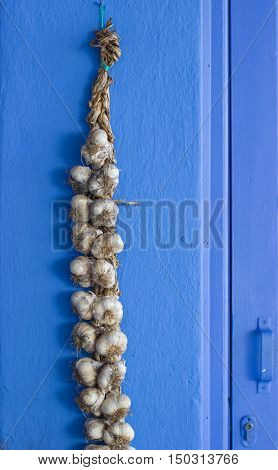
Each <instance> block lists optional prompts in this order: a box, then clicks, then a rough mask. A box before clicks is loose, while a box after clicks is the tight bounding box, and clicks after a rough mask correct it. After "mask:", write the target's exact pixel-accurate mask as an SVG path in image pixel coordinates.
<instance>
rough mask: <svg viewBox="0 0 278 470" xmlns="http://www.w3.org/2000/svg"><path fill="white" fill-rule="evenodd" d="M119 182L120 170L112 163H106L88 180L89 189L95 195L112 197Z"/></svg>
mask: <svg viewBox="0 0 278 470" xmlns="http://www.w3.org/2000/svg"><path fill="white" fill-rule="evenodd" d="M118 184H119V170H118V168H117V167H116V166H115V165H113V164H112V163H108V164H107V165H104V166H103V167H102V168H101V169H100V170H99V171H97V172H96V173H94V174H93V175H92V177H91V179H90V181H89V182H88V186H87V187H88V189H89V191H90V193H91V194H92V195H93V196H94V197H101V198H106V197H112V195H113V193H114V191H115V189H116V187H117V186H118Z"/></svg>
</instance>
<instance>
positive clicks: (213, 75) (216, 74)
mask: <svg viewBox="0 0 278 470" xmlns="http://www.w3.org/2000/svg"><path fill="white" fill-rule="evenodd" d="M228 4H229V2H228V0H227V1H226V0H225V1H222V2H219V1H218V0H209V1H205V2H203V3H202V48H201V49H202V86H201V89H202V108H201V123H202V130H201V135H202V175H201V184H202V195H203V200H204V201H206V204H207V206H210V210H211V222H212V225H211V228H212V227H213V220H216V221H217V223H216V227H214V228H216V232H215V230H214V229H213V228H212V229H211V230H210V231H208V230H206V229H205V231H204V240H203V250H202V273H201V278H202V281H201V285H202V311H203V328H204V334H203V357H204V372H203V375H202V378H203V390H204V397H206V400H203V405H204V408H203V414H202V417H203V420H204V448H206V449H229V446H230V425H229V414H230V409H229V318H230V287H229V271H230V253H229V245H230V237H229V230H230V226H229V213H230V211H229V161H230V152H229V138H230V137H229V134H230V129H229V125H230V119H229V91H230V90H229V9H228ZM202 220H203V222H204V228H205V227H206V212H205V210H204V211H203V216H202Z"/></svg>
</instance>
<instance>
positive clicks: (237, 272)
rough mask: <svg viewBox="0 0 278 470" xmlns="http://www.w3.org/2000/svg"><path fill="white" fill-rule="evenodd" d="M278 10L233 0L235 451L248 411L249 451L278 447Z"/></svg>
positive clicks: (270, 4)
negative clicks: (264, 350) (264, 328)
mask: <svg viewBox="0 0 278 470" xmlns="http://www.w3.org/2000/svg"><path fill="white" fill-rule="evenodd" d="M276 10H277V3H276V2H275V1H274V0H265V1H263V2H261V1H259V0H257V1H255V2H254V1H251V0H246V1H244V2H242V1H240V0H234V1H232V2H231V25H232V28H231V32H232V35H231V51H232V56H231V59H232V60H231V73H232V86H231V92H232V94H231V105H232V106H231V108H232V109H231V111H232V232H233V240H232V254H233V256H232V312H233V350H232V356H233V364H232V374H233V383H232V404H233V413H232V431H233V432H232V434H233V436H232V446H233V448H234V449H244V448H245V449H246V447H244V445H243V443H242V439H241V432H240V431H241V430H240V422H241V420H242V419H243V418H244V417H245V416H251V417H254V418H255V420H256V422H257V429H256V442H255V441H253V443H252V445H251V446H250V447H249V448H250V449H274V448H277V447H278V400H277V396H278V369H277V366H278V362H277V275H278V265H277V218H276V215H277V214H276V211H277V208H276V204H277V202H276V201H277V11H276ZM250 12H252V14H250ZM258 318H262V319H268V318H269V319H270V320H271V328H272V330H273V333H274V338H273V340H274V346H273V361H274V370H273V381H272V383H271V392H270V393H267V394H261V393H257V392H258V389H257V381H258V379H259V365H260V364H259V362H260V346H259V342H258V339H259V338H258V336H259V331H258V329H257V326H258ZM266 346H267V345H266ZM267 356H268V362H270V358H269V354H268V355H267ZM265 368H266V371H265V373H267V372H268V371H267V368H268V365H266V366H265Z"/></svg>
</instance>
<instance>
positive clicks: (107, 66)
mask: <svg viewBox="0 0 278 470" xmlns="http://www.w3.org/2000/svg"><path fill="white" fill-rule="evenodd" d="M100 66H101V67H102V68H103V69H104V70H106V72H109V69H110V67H109V65H107V64H106V63H105V62H103V60H102V61H101V63H100Z"/></svg>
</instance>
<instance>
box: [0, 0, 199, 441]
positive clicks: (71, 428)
mask: <svg viewBox="0 0 278 470" xmlns="http://www.w3.org/2000/svg"><path fill="white" fill-rule="evenodd" d="M3 3H4V5H5V7H4V8H3V7H0V10H1V23H2V26H1V30H2V33H1V44H2V56H1V113H2V122H1V150H2V159H1V186H0V187H1V226H2V230H1V274H2V278H1V295H2V302H1V307H2V308H1V310H2V311H1V320H0V321H1V336H0V338H1V370H0V374H1V375H0V386H1V389H0V396H1V399H0V431H1V435H0V438H1V441H2V442H3V444H2V445H3V446H4V448H6V449H79V448H82V447H83V445H84V438H83V434H82V426H83V422H84V419H83V416H82V415H81V413H80V412H79V410H78V409H77V408H76V407H75V404H74V396H75V394H76V384H75V383H74V382H73V381H72V379H71V367H70V363H71V361H73V360H74V359H75V357H76V356H75V352H74V351H73V350H72V349H71V347H70V345H69V344H68V343H67V341H68V338H69V334H70V331H71V328H72V325H73V324H74V322H75V321H76V318H74V316H73V315H72V313H71V310H70V305H69V298H70V294H71V292H72V285H71V283H70V276H69V269H68V266H69V262H70V260H71V259H72V257H73V256H74V252H73V251H72V250H70V249H69V250H57V249H56V250H54V249H53V243H52V242H53V233H54V237H56V238H54V248H57V231H54V232H53V224H52V211H51V207H52V202H53V201H55V200H56V201H57V200H58V201H59V200H66V201H67V200H69V198H70V197H71V191H70V189H69V188H68V187H67V186H66V185H65V184H64V180H65V179H66V176H65V171H66V169H68V168H70V167H71V166H72V165H75V164H78V162H79V149H80V146H81V144H82V142H83V141H84V136H83V135H82V134H84V135H86V132H87V128H86V125H85V116H86V113H87V101H88V98H89V95H90V86H91V82H92V79H93V78H94V77H95V74H96V68H97V63H98V57H97V52H96V51H94V50H91V49H90V48H89V47H88V41H89V39H90V38H91V37H92V36H91V33H90V31H91V30H92V29H96V28H97V26H98V11H97V7H96V6H94V2H92V1H91V0H82V1H81V0H67V1H65V0H60V1H59V2H57V1H55V0H40V2H37V1H36V0H4V2H3ZM106 3H107V9H108V14H109V15H111V16H112V17H113V20H114V23H115V26H116V27H117V29H118V31H119V33H120V36H121V45H122V50H123V57H122V59H121V60H120V62H119V63H118V65H117V66H115V69H114V70H113V71H112V75H113V77H114V78H115V80H116V86H115V87H112V90H111V92H112V121H113V128H114V132H115V136H116V150H117V156H118V163H119V166H120V168H121V169H122V172H121V184H120V187H119V190H118V192H117V196H118V197H119V198H124V199H129V200H138V199H140V200H148V201H153V203H152V204H153V206H154V202H157V201H160V200H167V201H172V202H173V205H171V207H172V211H174V213H175V208H176V207H177V204H178V202H179V201H181V200H183V199H193V200H198V198H199V160H200V158H199V143H198V141H197V140H196V139H195V140H194V136H195V135H196V132H197V130H198V122H199V107H200V105H199V84H200V81H199V70H200V67H199V46H200V11H199V6H200V5H199V1H198V0H186V1H184V0H176V1H174V2H173V1H169V2H168V1H167V2H166V1H163V2H160V1H158V0H156V1H155V0H152V1H151V2H150V1H149V0H141V1H140V2H132V1H129V0H126V1H120V0H114V1H112V0H111V1H107V2H106ZM192 140H193V144H192ZM153 206H152V207H153ZM55 207H56V206H55ZM142 207H143V205H142ZM142 207H141V208H134V209H132V211H131V212H129V210H126V209H122V211H121V225H122V229H121V231H122V233H123V235H124V236H125V237H126V238H127V240H128V239H129V238H131V243H130V247H128V249H127V250H126V251H125V252H124V253H123V254H122V256H121V264H122V267H121V268H120V282H121V287H122V290H123V296H122V301H123V304H124V307H125V318H124V322H123V326H122V327H123V329H124V331H125V332H126V333H127V335H128V338H129V348H128V352H127V354H126V360H127V365H128V374H127V377H126V381H125V385H124V390H125V392H126V393H128V394H129V395H130V396H131V398H132V401H133V407H132V408H133V414H132V416H131V417H130V418H129V421H130V423H131V424H132V425H133V426H134V428H135V430H136V438H135V441H134V445H135V447H136V448H138V449H186V448H202V437H201V435H202V429H201V409H202V407H201V404H202V396H201V369H202V361H201V355H200V351H201V338H200V330H199V326H198V321H200V292H199V278H200V262H199V248H196V249H191V250H185V249H184V248H183V247H182V246H181V245H182V239H183V238H182V237H184V236H185V237H186V236H187V235H188V233H189V232H190V231H191V228H192V227H191V226H190V223H189V222H185V224H184V226H183V227H182V229H183V230H184V234H183V233H182V230H181V228H179V226H178V225H177V224H176V225H173V223H171V224H170V223H169V219H167V210H165V214H166V215H165V217H163V222H162V230H163V233H164V237H165V239H166V238H167V236H168V235H171V233H172V235H174V236H175V237H176V238H177V243H176V244H175V245H174V246H173V247H172V248H171V249H161V247H158V246H157V243H156V237H155V231H156V232H157V230H156V229H155V228H154V227H155V223H154V217H153V214H154V210H153V208H150V209H149V210H148V213H149V217H148V222H147V247H146V248H144V249H143V248H142V243H141V241H142V240H141V237H142V234H141V231H142V230H143V231H144V227H143V228H142V211H143V209H142ZM163 213H164V212H163ZM56 216H57V211H56V212H55V213H54V225H55V224H56V225H57V219H56ZM124 223H128V224H129V225H130V226H131V237H129V235H128V233H127V231H126V230H124V226H123V224H124ZM56 225H55V227H54V228H57V226H56ZM156 227H157V224H156ZM194 318H195V319H194ZM196 319H197V321H196Z"/></svg>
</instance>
